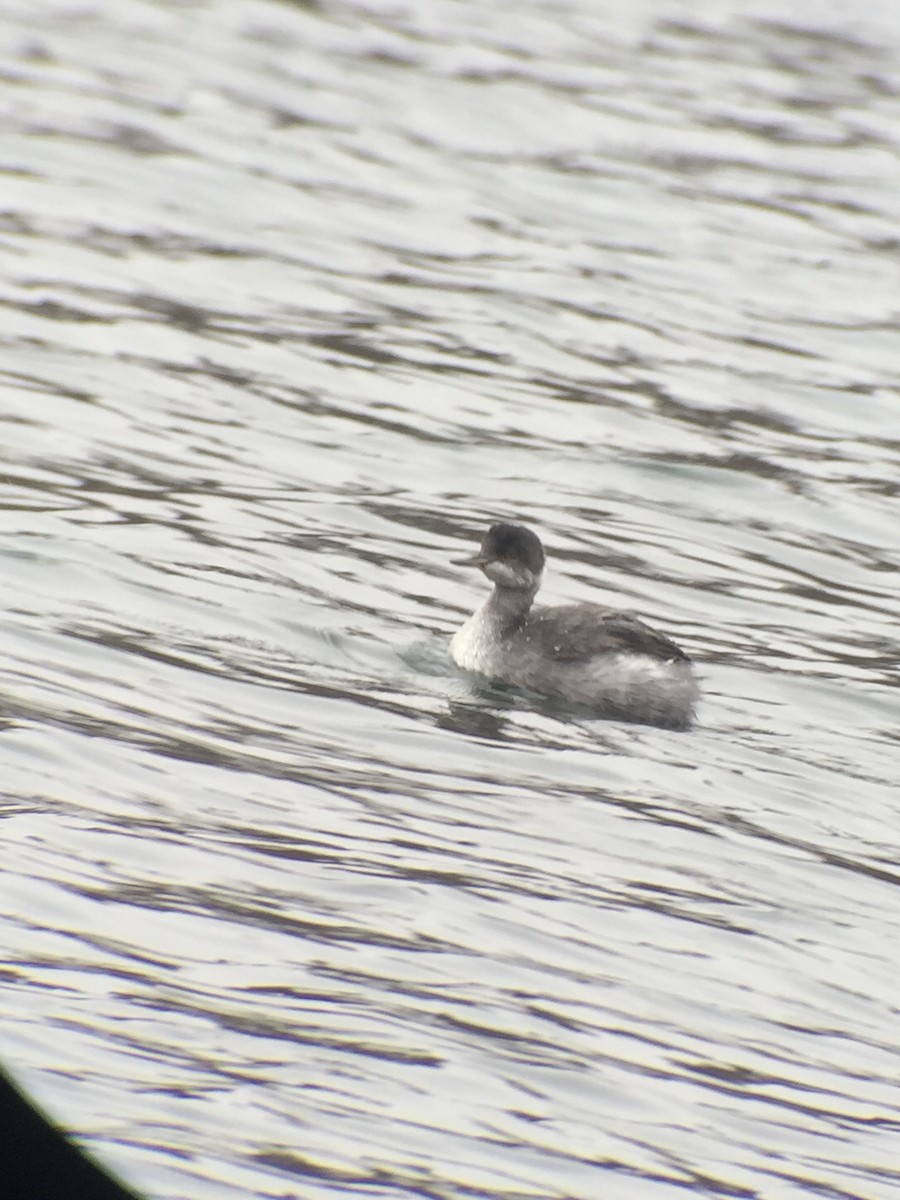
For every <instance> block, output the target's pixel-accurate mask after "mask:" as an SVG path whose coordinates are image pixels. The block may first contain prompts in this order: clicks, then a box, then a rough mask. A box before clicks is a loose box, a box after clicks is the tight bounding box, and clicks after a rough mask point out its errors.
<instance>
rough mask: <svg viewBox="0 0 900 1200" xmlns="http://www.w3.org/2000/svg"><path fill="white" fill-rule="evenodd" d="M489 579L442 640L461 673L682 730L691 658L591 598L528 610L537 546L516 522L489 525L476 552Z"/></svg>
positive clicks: (690, 700) (687, 720) (537, 573)
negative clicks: (471, 609) (478, 601)
mask: <svg viewBox="0 0 900 1200" xmlns="http://www.w3.org/2000/svg"><path fill="white" fill-rule="evenodd" d="M453 561H454V563H455V564H456V565H459V566H473V567H480V568H481V570H482V571H483V572H484V574H485V575H486V576H487V578H488V579H490V580H491V582H492V583H493V585H494V590H493V591H492V592H491V594H490V596H488V598H487V600H486V601H485V602H484V604H482V605H481V607H480V608H479V609H478V610H477V611H476V612H475V613H474V614H473V615H472V616H471V617H469V619H468V621H466V623H465V624H464V625H463V626H462V627H461V628H460V629H458V630H457V632H456V634H455V635H454V637H453V640H452V642H451V643H450V653H451V655H452V657H453V660H454V662H456V664H457V665H458V666H460V667H462V669H463V670H465V671H472V672H474V673H476V674H478V675H483V676H486V677H487V678H488V679H492V680H497V681H499V682H503V683H509V684H513V685H514V686H516V687H520V688H526V689H527V690H529V691H531V692H535V693H538V694H540V695H542V696H546V697H550V698H551V699H554V700H559V701H562V702H564V703H566V704H570V705H573V706H577V707H579V708H589V709H591V710H593V712H594V713H595V714H596V715H598V716H602V717H608V718H613V719H617V720H622V721H637V722H641V723H644V724H650V725H661V726H665V727H668V728H672V729H687V728H688V727H689V726H690V724H691V722H692V720H693V717H694V706H695V704H696V701H697V698H698V695H699V688H698V686H697V679H696V676H695V674H694V669H693V666H692V664H691V660H690V659H689V658H688V656H687V655H686V654H685V653H684V651H683V650H681V649H680V648H679V647H678V646H676V645H675V643H674V642H673V641H670V639H669V638H667V637H666V636H665V635H664V634H661V633H657V632H656V630H655V629H652V628H651V627H650V626H649V625H646V624H645V623H644V622H643V621H641V620H639V618H638V617H635V616H633V615H632V614H631V613H628V612H620V611H618V610H616V609H613V608H605V607H603V606H602V605H599V604H587V603H585V604H565V605H559V606H557V607H553V608H535V607H533V602H534V598H535V595H536V594H537V591H538V588H539V587H540V585H541V577H542V575H543V571H544V547H543V546H542V545H541V541H540V538H539V537H538V536H537V534H535V533H533V532H532V531H531V530H530V529H527V528H526V527H525V526H524V525H511V524H506V523H503V524H499V525H492V526H491V527H490V529H489V530H488V531H487V533H486V534H485V535H484V537H483V538H482V541H481V546H480V548H479V550H478V553H477V554H474V555H472V556H471V557H469V558H462V559H454V560H453Z"/></svg>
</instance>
